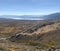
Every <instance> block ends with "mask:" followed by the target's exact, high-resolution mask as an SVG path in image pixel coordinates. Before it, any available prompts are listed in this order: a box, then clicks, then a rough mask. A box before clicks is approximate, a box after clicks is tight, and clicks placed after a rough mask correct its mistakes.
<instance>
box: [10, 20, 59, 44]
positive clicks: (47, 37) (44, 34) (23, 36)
mask: <svg viewBox="0 0 60 51" xmlns="http://www.w3.org/2000/svg"><path fill="white" fill-rule="evenodd" d="M51 23H52V24H51ZM38 25H40V24H38ZM43 25H44V26H43ZM43 25H41V27H39V28H38V29H37V30H34V28H36V27H37V26H34V27H33V28H30V29H28V30H27V31H26V32H23V33H20V34H16V35H14V36H12V37H10V38H11V39H10V40H11V41H13V42H25V43H26V42H39V43H43V44H45V43H46V44H48V43H49V42H54V44H55V45H60V21H52V22H49V24H46V23H45V24H43ZM29 30H33V32H29Z"/></svg>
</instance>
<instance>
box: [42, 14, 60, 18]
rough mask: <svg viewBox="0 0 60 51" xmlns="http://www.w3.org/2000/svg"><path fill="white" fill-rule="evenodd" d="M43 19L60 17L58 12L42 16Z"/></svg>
mask: <svg viewBox="0 0 60 51" xmlns="http://www.w3.org/2000/svg"><path fill="white" fill-rule="evenodd" d="M43 18H44V19H60V13H53V14H50V15H46V16H44V17H43Z"/></svg>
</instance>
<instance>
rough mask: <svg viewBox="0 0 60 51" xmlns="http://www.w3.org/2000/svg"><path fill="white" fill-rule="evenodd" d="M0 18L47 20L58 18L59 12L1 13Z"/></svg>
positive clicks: (59, 16)
mask: <svg viewBox="0 0 60 51" xmlns="http://www.w3.org/2000/svg"><path fill="white" fill-rule="evenodd" d="M0 18H6V19H16V20H47V19H60V13H53V14H49V15H20V16H19V15H1V16H0Z"/></svg>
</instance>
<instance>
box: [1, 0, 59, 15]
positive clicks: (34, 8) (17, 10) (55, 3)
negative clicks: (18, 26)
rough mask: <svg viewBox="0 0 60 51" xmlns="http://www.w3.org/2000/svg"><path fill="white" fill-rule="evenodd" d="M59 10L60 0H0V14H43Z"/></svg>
mask: <svg viewBox="0 0 60 51" xmlns="http://www.w3.org/2000/svg"><path fill="white" fill-rule="evenodd" d="M55 12H60V0H0V15H45V14H50V13H55Z"/></svg>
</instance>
